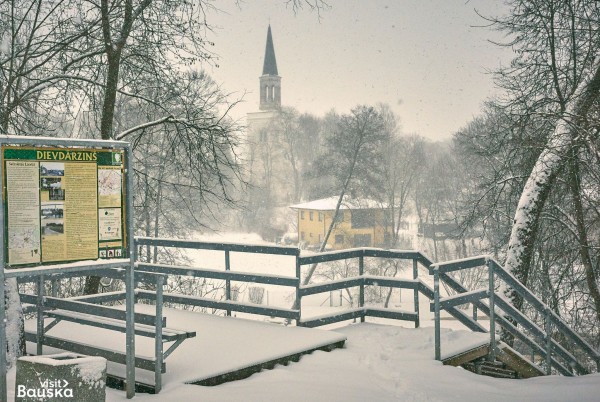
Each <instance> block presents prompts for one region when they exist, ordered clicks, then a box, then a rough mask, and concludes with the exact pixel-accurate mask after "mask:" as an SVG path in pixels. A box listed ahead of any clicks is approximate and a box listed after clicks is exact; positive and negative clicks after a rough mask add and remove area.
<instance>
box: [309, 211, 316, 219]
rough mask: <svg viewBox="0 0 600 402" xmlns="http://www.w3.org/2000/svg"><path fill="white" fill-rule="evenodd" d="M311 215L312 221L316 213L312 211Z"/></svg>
mask: <svg viewBox="0 0 600 402" xmlns="http://www.w3.org/2000/svg"><path fill="white" fill-rule="evenodd" d="M309 214H310V220H311V221H312V220H313V218H314V214H315V213H314V212H313V211H310V212H309Z"/></svg>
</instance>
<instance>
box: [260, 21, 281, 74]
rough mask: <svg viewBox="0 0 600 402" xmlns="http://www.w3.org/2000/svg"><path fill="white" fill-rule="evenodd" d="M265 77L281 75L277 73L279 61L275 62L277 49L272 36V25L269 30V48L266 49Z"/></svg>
mask: <svg viewBox="0 0 600 402" xmlns="http://www.w3.org/2000/svg"><path fill="white" fill-rule="evenodd" d="M262 73H263V75H279V74H278V73H277V60H275V48H274V47H273V37H272V36H271V24H269V29H268V30H267V46H266V48H265V61H264V64H263V72H262Z"/></svg>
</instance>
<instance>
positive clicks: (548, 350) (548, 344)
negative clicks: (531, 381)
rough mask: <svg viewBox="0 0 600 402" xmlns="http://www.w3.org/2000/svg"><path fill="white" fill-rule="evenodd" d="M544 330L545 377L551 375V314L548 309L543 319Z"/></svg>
mask: <svg viewBox="0 0 600 402" xmlns="http://www.w3.org/2000/svg"><path fill="white" fill-rule="evenodd" d="M545 321H546V322H545V324H546V325H545V327H546V328H545V330H546V375H550V374H552V314H551V312H550V309H549V308H547V309H546V317H545Z"/></svg>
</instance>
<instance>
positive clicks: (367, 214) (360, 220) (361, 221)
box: [350, 209, 375, 229]
mask: <svg viewBox="0 0 600 402" xmlns="http://www.w3.org/2000/svg"><path fill="white" fill-rule="evenodd" d="M350 219H351V226H352V229H360V228H370V227H373V226H374V225H375V214H374V212H373V211H372V210H370V209H364V210H355V211H352V215H351V218H350Z"/></svg>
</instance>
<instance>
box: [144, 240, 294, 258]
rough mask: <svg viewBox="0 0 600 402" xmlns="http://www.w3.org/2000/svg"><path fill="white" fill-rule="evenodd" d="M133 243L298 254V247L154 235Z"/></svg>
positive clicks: (197, 248) (243, 251)
mask: <svg viewBox="0 0 600 402" xmlns="http://www.w3.org/2000/svg"><path fill="white" fill-rule="evenodd" d="M135 245H136V246H141V245H148V246H158V247H180V248H191V249H196V250H220V251H235V252H242V253H258V254H275V255H290V256H297V255H300V249H298V248H297V247H282V246H260V245H249V244H239V243H225V242H219V243H209V242H203V241H198V240H178V239H164V238H154V237H138V236H136V237H135Z"/></svg>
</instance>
